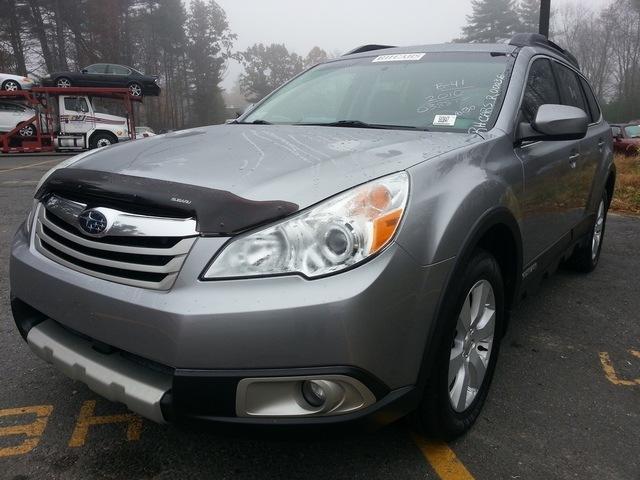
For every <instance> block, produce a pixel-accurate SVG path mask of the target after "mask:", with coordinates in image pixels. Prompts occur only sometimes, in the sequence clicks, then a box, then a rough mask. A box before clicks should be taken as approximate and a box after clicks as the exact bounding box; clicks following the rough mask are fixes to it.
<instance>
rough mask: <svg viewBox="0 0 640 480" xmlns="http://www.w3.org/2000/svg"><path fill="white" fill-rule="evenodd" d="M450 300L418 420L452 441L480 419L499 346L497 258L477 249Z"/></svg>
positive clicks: (501, 294)
mask: <svg viewBox="0 0 640 480" xmlns="http://www.w3.org/2000/svg"><path fill="white" fill-rule="evenodd" d="M446 300H447V301H446V302H445V307H444V310H443V312H442V316H441V318H440V319H439V321H441V322H443V323H442V325H443V327H444V329H443V335H442V337H441V338H442V340H441V343H440V345H439V346H438V347H437V348H438V352H437V354H436V359H435V365H434V369H433V371H432V374H431V377H430V380H429V383H428V385H427V388H426V390H425V394H424V398H423V400H422V403H421V405H420V409H419V411H418V418H419V420H420V423H421V426H422V427H424V428H425V429H426V430H427V431H428V433H430V434H432V435H434V436H436V437H439V438H443V439H445V440H451V439H453V438H456V437H458V436H460V435H462V434H463V433H465V432H466V431H467V430H469V429H470V428H471V426H472V425H473V424H474V422H475V421H476V419H477V418H478V415H479V414H480V411H481V410H482V406H483V404H484V402H485V399H486V397H487V393H488V391H489V385H490V384H491V379H492V377H493V372H494V370H495V366H496V361H497V358H498V352H499V350H500V341H501V338H502V331H503V322H504V286H503V280H502V274H501V272H500V268H499V266H498V263H497V262H496V260H495V258H494V257H493V256H492V255H490V254H489V253H487V252H485V251H484V250H478V251H476V253H475V254H474V256H473V258H472V259H471V261H470V262H469V263H468V265H467V267H466V268H465V271H464V273H463V274H462V276H461V277H460V280H459V281H458V282H457V284H456V285H454V286H453V289H452V291H451V292H449V294H447V297H446Z"/></svg>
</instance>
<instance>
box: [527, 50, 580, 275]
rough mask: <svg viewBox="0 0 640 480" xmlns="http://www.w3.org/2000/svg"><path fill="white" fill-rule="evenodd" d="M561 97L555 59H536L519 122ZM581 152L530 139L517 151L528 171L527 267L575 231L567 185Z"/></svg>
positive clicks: (569, 144)
mask: <svg viewBox="0 0 640 480" xmlns="http://www.w3.org/2000/svg"><path fill="white" fill-rule="evenodd" d="M559 103H560V93H559V89H558V85H557V82H556V79H555V76H554V75H553V70H552V67H551V60H549V59H548V58H545V57H538V58H536V59H534V61H533V62H532V63H531V65H530V67H529V74H528V78H527V84H526V87H525V91H524V95H523V99H522V103H521V107H520V112H519V122H529V123H532V122H533V120H534V119H535V116H536V114H537V113H538V108H539V107H540V106H541V105H545V104H559ZM577 153H578V142H576V141H556V140H554V141H532V142H531V141H530V142H524V143H523V144H521V145H519V146H517V147H516V148H515V154H516V155H517V156H518V157H519V158H520V160H521V161H522V166H523V171H524V181H525V186H524V194H523V197H522V202H521V203H522V238H523V250H524V252H523V253H524V264H525V265H528V264H530V263H531V262H533V261H534V260H535V259H536V258H538V257H539V256H540V255H542V254H543V253H544V252H546V251H547V250H549V249H550V248H551V247H552V246H554V245H556V244H557V243H558V242H560V241H561V240H563V241H567V242H568V239H569V237H568V235H567V234H568V233H570V231H571V221H570V217H571V214H570V208H569V204H570V202H569V200H568V192H567V184H568V183H569V181H570V178H571V175H572V171H571V168H570V165H569V163H570V161H571V158H572V157H574V156H575V155H576V154H577Z"/></svg>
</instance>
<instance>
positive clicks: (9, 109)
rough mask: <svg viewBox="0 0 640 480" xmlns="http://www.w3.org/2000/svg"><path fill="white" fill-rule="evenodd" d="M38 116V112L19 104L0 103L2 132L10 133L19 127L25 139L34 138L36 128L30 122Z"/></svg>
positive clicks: (0, 130)
mask: <svg viewBox="0 0 640 480" xmlns="http://www.w3.org/2000/svg"><path fill="white" fill-rule="evenodd" d="M35 115H36V111H35V110H34V109H32V108H30V107H27V106H26V105H22V104H21V103H17V102H6V101H0V132H10V131H11V130H13V129H14V128H16V127H17V126H19V125H24V126H23V128H21V129H20V135H22V136H23V137H33V136H34V135H35V134H36V127H35V125H33V123H30V122H29V121H30V120H31V119H32V118H33V117H34V116H35Z"/></svg>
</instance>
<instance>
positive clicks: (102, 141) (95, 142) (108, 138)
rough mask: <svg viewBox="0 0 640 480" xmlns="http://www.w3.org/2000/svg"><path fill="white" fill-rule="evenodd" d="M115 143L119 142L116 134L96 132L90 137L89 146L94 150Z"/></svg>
mask: <svg viewBox="0 0 640 480" xmlns="http://www.w3.org/2000/svg"><path fill="white" fill-rule="evenodd" d="M114 143H118V139H117V138H116V137H115V136H114V135H112V134H110V133H94V134H93V135H91V138H90V139H89V148H91V149H92V150H93V149H94V148H101V147H108V146H109V145H113V144H114Z"/></svg>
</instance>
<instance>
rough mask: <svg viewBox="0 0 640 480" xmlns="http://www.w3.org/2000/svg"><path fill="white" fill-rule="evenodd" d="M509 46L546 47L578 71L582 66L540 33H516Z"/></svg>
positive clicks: (571, 55)
mask: <svg viewBox="0 0 640 480" xmlns="http://www.w3.org/2000/svg"><path fill="white" fill-rule="evenodd" d="M509 45H513V46H514V47H533V46H538V47H545V48H549V49H551V50H555V51H556V52H558V53H559V54H561V55H562V56H563V57H565V58H566V59H567V61H568V62H569V63H571V64H572V65H573V66H574V67H576V68H577V69H578V70H579V69H580V64H579V63H578V59H577V58H576V57H575V56H573V54H571V53H570V52H568V51H567V50H565V49H564V48H562V47H561V46H560V45H558V44H556V43H553V42H552V41H551V40H549V39H548V38H547V37H545V36H544V35H541V34H539V33H516V34H515V35H514V36H513V37H511V40H510V41H509Z"/></svg>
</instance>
